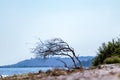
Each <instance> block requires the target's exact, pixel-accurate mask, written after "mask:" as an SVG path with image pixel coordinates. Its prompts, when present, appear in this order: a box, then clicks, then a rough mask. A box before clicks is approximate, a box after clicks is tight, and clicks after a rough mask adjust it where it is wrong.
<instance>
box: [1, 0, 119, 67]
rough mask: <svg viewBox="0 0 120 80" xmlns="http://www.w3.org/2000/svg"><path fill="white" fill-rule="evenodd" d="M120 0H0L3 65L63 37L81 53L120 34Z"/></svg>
mask: <svg viewBox="0 0 120 80" xmlns="http://www.w3.org/2000/svg"><path fill="white" fill-rule="evenodd" d="M119 4H120V0H0V65H7V64H14V63H17V62H19V61H21V60H25V59H30V58H32V57H34V54H33V53H31V48H33V47H35V43H36V42H38V38H40V39H41V40H42V41H44V40H48V39H52V38H62V39H63V40H64V41H66V42H68V44H69V45H70V46H72V47H73V48H74V49H75V52H76V54H77V55H80V56H96V54H97V50H98V48H99V46H101V44H102V43H103V42H107V41H110V40H111V39H113V38H116V37H118V36H120V5H119Z"/></svg>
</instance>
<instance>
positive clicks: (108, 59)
mask: <svg viewBox="0 0 120 80" xmlns="http://www.w3.org/2000/svg"><path fill="white" fill-rule="evenodd" d="M112 56H118V57H120V38H117V39H112V41H109V42H108V43H103V44H102V46H100V47H99V49H98V54H97V56H96V57H95V58H94V59H93V62H92V64H93V66H98V65H100V64H103V63H118V62H119V58H118V57H117V59H115V58H113V57H112ZM112 58H113V59H112Z"/></svg>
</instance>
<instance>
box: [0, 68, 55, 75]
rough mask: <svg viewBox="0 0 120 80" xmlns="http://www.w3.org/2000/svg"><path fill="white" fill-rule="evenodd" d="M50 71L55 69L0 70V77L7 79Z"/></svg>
mask: <svg viewBox="0 0 120 80" xmlns="http://www.w3.org/2000/svg"><path fill="white" fill-rule="evenodd" d="M49 69H53V68H52V67H27V68H26V67H25V68H0V75H1V76H3V77H6V76H12V75H19V74H27V73H37V72H39V71H40V70H41V71H43V72H45V71H47V70H49Z"/></svg>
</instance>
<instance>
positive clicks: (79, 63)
mask: <svg viewBox="0 0 120 80" xmlns="http://www.w3.org/2000/svg"><path fill="white" fill-rule="evenodd" d="M72 53H73V56H74V57H75V58H76V60H77V61H78V63H79V64H80V68H82V63H81V61H80V60H79V59H78V57H77V56H76V55H75V52H74V51H72Z"/></svg>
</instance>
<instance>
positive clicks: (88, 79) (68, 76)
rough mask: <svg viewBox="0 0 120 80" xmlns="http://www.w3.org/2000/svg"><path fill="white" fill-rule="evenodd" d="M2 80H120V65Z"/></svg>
mask: <svg viewBox="0 0 120 80" xmlns="http://www.w3.org/2000/svg"><path fill="white" fill-rule="evenodd" d="M0 80H120V64H111V65H101V66H98V67H91V68H89V69H85V70H82V69H74V70H63V69H55V70H48V71H47V72H41V71H39V73H29V74H23V75H14V76H9V77H5V78H0Z"/></svg>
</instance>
